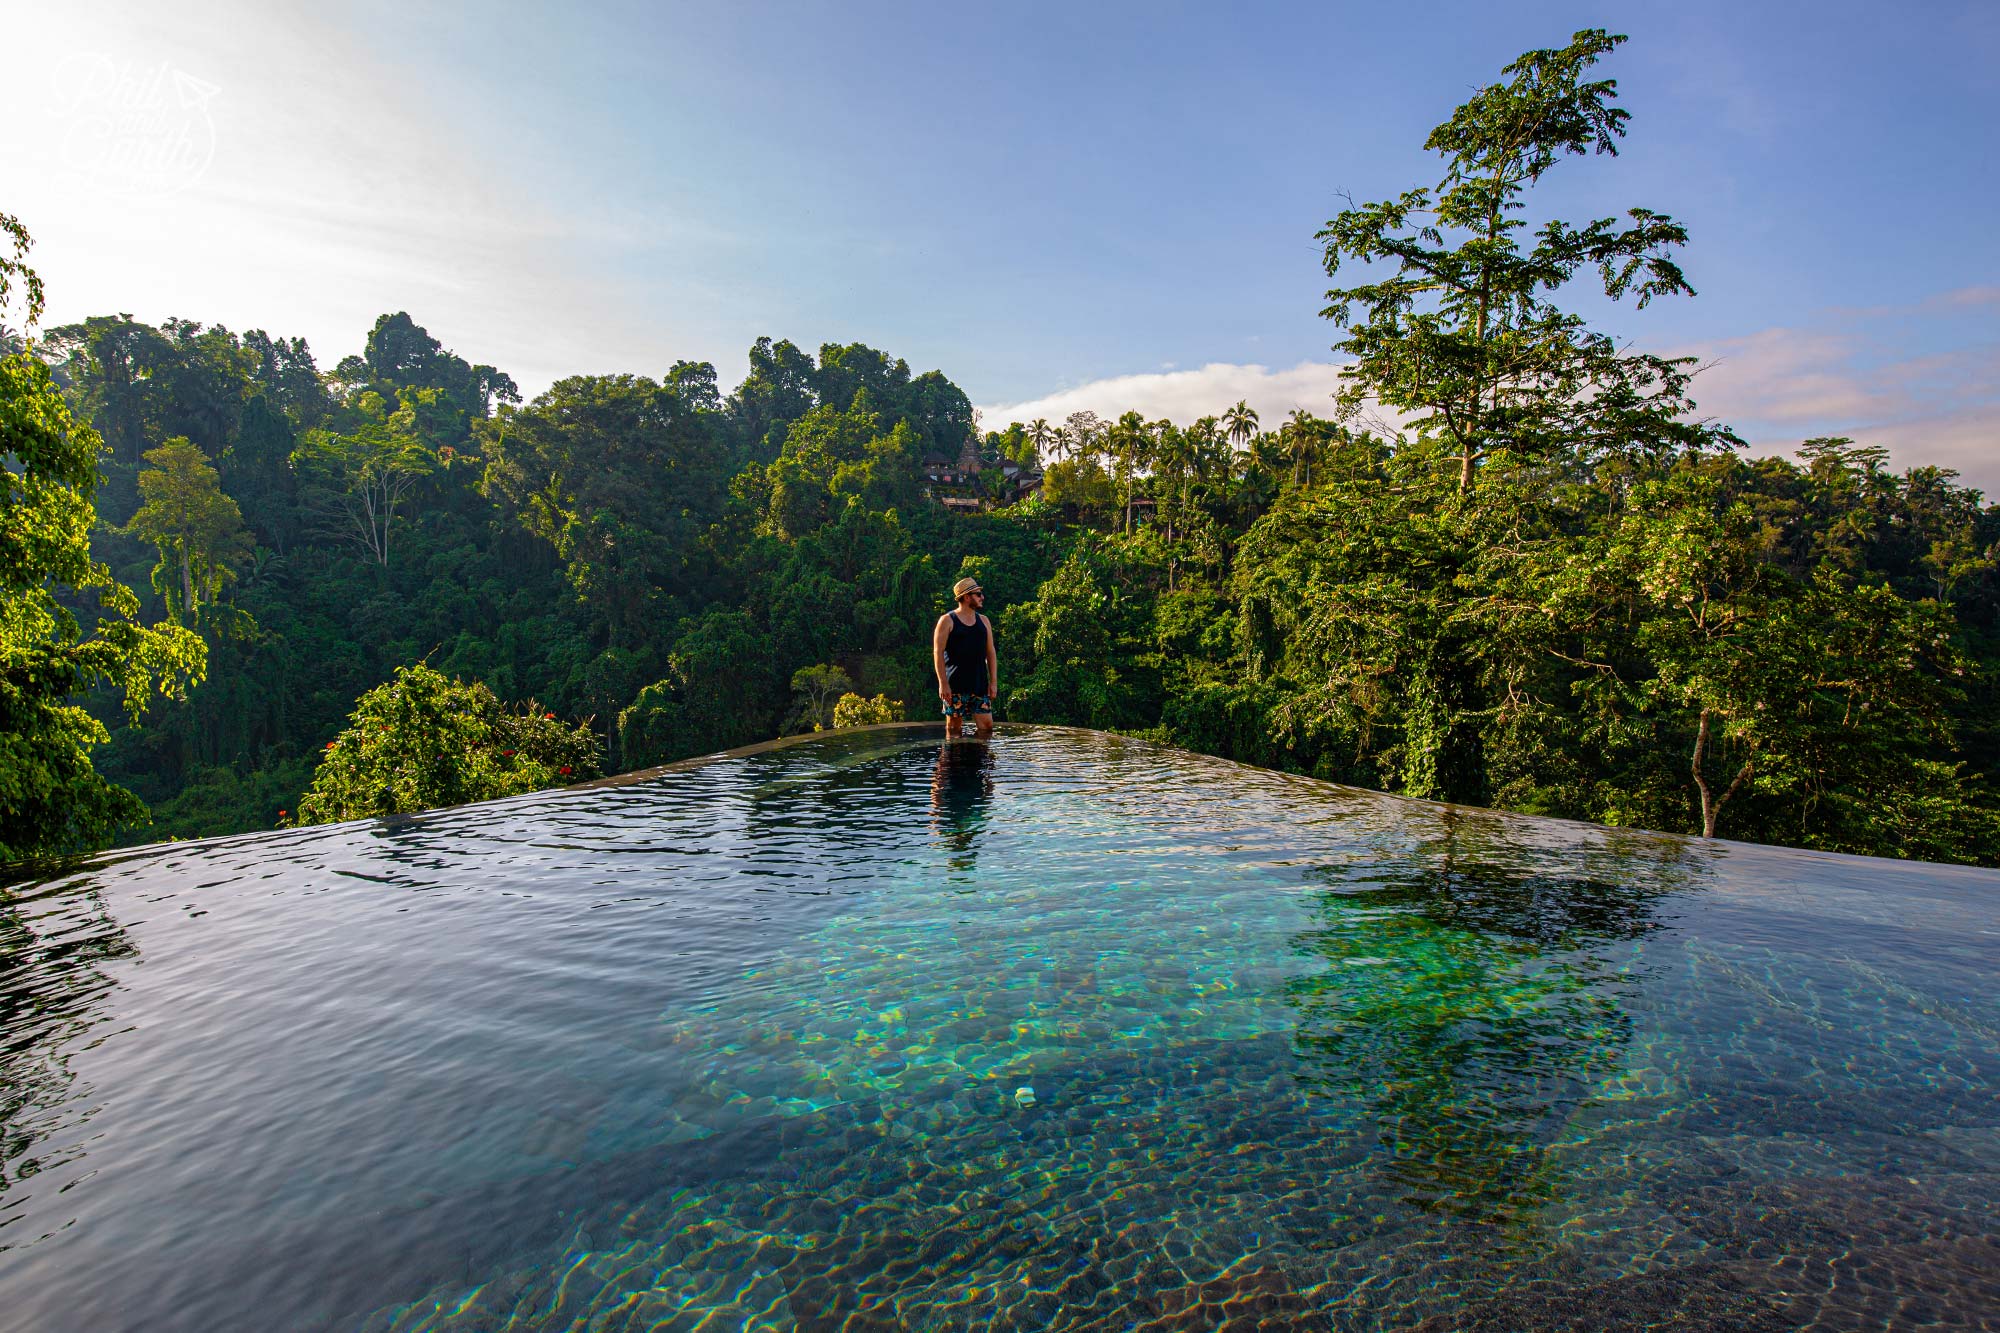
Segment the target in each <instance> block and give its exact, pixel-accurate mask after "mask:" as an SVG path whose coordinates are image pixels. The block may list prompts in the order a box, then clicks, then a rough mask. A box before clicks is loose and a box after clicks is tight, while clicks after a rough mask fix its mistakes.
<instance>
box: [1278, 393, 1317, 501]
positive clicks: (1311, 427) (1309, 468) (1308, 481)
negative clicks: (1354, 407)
mask: <svg viewBox="0 0 2000 1333" xmlns="http://www.w3.org/2000/svg"><path fill="white" fill-rule="evenodd" d="M1284 434H1285V436H1286V437H1287V441H1288V443H1290V445H1291V446H1292V450H1291V452H1292V480H1293V481H1294V482H1297V481H1298V480H1299V477H1300V476H1301V474H1303V475H1304V477H1305V481H1304V483H1303V484H1304V485H1306V486H1308V487H1310V486H1311V485H1312V480H1313V455H1314V453H1315V452H1316V451H1317V449H1318V446H1319V423H1318V422H1316V421H1314V420H1313V415H1312V413H1310V412H1308V411H1306V410H1305V409H1304V408H1303V407H1295V408H1293V409H1292V414H1291V419H1290V420H1288V421H1287V422H1285V425H1284Z"/></svg>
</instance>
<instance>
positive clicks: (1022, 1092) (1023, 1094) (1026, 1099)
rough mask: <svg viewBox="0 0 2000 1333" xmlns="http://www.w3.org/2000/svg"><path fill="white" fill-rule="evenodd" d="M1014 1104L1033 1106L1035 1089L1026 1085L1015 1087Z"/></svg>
mask: <svg viewBox="0 0 2000 1333" xmlns="http://www.w3.org/2000/svg"><path fill="white" fill-rule="evenodd" d="M1014 1104H1015V1105H1016V1106H1033V1105H1034V1104H1035V1090H1034V1089H1033V1088H1030V1087H1027V1086H1025V1085H1023V1086H1022V1087H1018V1088H1016V1089H1014Z"/></svg>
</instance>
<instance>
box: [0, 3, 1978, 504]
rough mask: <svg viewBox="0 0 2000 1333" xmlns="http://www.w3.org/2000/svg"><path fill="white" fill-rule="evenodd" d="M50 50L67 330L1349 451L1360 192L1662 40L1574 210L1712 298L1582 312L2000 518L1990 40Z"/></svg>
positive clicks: (1009, 25) (1251, 40)
mask: <svg viewBox="0 0 2000 1333" xmlns="http://www.w3.org/2000/svg"><path fill="white" fill-rule="evenodd" d="M961 9H962V10H963V12H954V11H957V10H961ZM26 22H27V24H28V25H29V27H30V30H31V34H32V37H33V42H32V44H31V45H30V44H22V45H21V46H19V47H17V48H16V51H15V53H14V54H13V55H12V56H10V57H8V65H9V68H7V69H6V70H5V74H6V75H7V77H4V78H0V89H6V90H9V91H0V117H4V118H0V125H4V126H5V127H6V128H4V129H0V210H5V211H9V212H14V213H17V214H19V215H20V216H21V217H22V219H23V220H24V221H25V222H27V224H28V225H29V227H30V229H31V230H33V231H34V232H35V234H36V236H37V238H38V241H39V245H38V248H37V252H36V261H37V263H38V265H39V266H40V267H41V269H42V270H43V272H44V274H45V276H46V277H47V278H48V280H49V282H50V286H51V291H52V297H53V299H52V301H51V308H50V321H51V322H55V321H61V320H65V319H73V318H80V317H82V316H83V315H86V314H97V313H104V312H106V311H111V310H129V311H132V312H133V313H134V314H137V315H138V316H139V317H141V318H148V319H159V318H163V317H165V316H167V315H183V316H187V317H191V318H196V319H204V320H212V321H221V322H224V323H227V324H229V325H230V326H231V327H234V328H239V329H241V328H249V327H255V326H262V327H265V328H268V329H269V330H271V331H272V332H274V333H285V334H293V333H297V334H302V335H304V336H306V337H307V338H309V339H310V341H311V342H312V344H313V346H314V348H315V350H316V351H317V352H318V353H319V356H320V360H321V363H322V364H323V365H331V364H332V363H333V362H334V361H335V360H337V359H338V358H339V357H340V356H341V355H343V354H345V353H347V352H349V351H353V350H356V349H357V347H358V345H359V342H360V339H361V337H362V335H363V334H364V333H365V331H366V328H367V326H368V324H369V323H370V322H372V319H373V317H374V315H375V314H377V313H379V312H381V311H383V310H392V309H408V310H409V311H410V312H411V314H412V315H414V316H415V317H416V319H417V320H418V321H419V322H420V323H422V324H424V325H426V326H427V327H428V328H430V329H431V331H432V332H433V333H434V334H436V335H437V336H438V337H439V338H441V339H442V340H443V341H444V342H445V343H446V344H447V345H448V346H451V347H453V348H454V349H456V350H457V351H459V352H460V353H461V354H463V355H466V356H468V357H470V358H472V359H475V360H480V361H488V362H492V363H494V364H497V365H499V366H501V367H502V368H505V369H508V370H510V371H512V372H513V373H514V374H515V375H516V376H517V378H519V379H520V380H521V381H522V383H523V384H524V386H525V387H527V388H529V389H530V390H531V391H532V390H535V389H539V388H541V387H544V386H546V385H547V384H548V383H549V382H550V381H551V380H553V379H554V378H556V377H558V376H561V375H565V374H573V373H581V372H594V371H611V370H633V371H643V372H650V373H658V372H659V371H660V370H662V369H663V368H664V367H665V366H666V365H668V364H670V363H671V362H672V361H673V360H675V359H677V358H680V357H688V358H693V359H706V360H712V361H714V362H716V364H717V365H718V367H719V369H720V370H721V372H722V375H723V377H724V379H725V381H726V382H733V380H734V379H735V378H736V377H738V376H740V374H741V373H742V369H743V366H744V349H745V348H746V347H747V346H748V344H749V343H750V341H751V340H752V339H754V338H755V337H756V336H758V335H759V334H763V333H770V334H773V335H775V336H779V337H790V338H792V339H793V340H795V341H797V342H799V343H801V344H802V345H805V346H807V347H814V346H817V344H819V343H820V342H822V341H836V340H837V341H850V340H857V339H858V340H861V341H864V342H868V343H871V344H873V345H876V346H879V347H882V348H884V349H886V350H888V351H891V352H893V353H895V354H896V355H899V356H903V357H906V358H908V359H909V361H910V362H911V364H912V366H913V367H914V368H915V369H917V370H919V371H921V370H925V369H929V368H932V367H938V368H941V369H943V370H944V371H945V372H946V373H947V374H949V375H951V376H952V377H953V378H954V379H955V380H956V381H957V382H958V383H959V384H961V385H962V386H963V387H964V388H965V389H966V391H967V392H968V393H969V394H971V396H972V398H973V400H974V401H975V402H977V403H980V404H982V405H984V406H985V407H986V408H987V415H988V418H989V421H991V422H992V424H998V421H996V420H994V419H995V418H998V420H999V421H1004V419H1005V418H1006V417H1007V416H1009V415H1014V414H1016V413H1019V412H1027V413H1029V414H1037V413H1040V414H1046V413H1056V414H1060V412H1062V411H1066V410H1069V409H1070V408H1072V407H1074V406H1096V407H1099V409H1100V410H1104V409H1113V408H1121V407H1123V406H1136V407H1140V408H1141V409H1143V410H1146V411H1148V412H1149V413H1152V414H1155V415H1171V416H1175V417H1176V418H1179V419H1187V418H1189V417H1191V416H1193V415H1195V414H1197V413H1198V412H1200V411H1213V410H1219V409H1220V408H1221V407H1223V406H1226V405H1227V403H1229V402H1233V401H1234V400H1235V399H1236V398H1237V397H1244V396H1248V397H1250V398H1251V399H1252V401H1253V403H1256V404H1257V405H1258V406H1259V407H1260V408H1263V409H1265V410H1266V411H1267V413H1271V412H1275V413H1278V414H1282V412H1283V410H1285V409H1286V408H1287V407H1288V406H1290V405H1292V404H1293V403H1298V404H1301V405H1305V406H1323V405H1324V400H1325V394H1326V393H1327V392H1328V391H1329V389H1330V387H1331V382H1332V376H1333V374H1334V371H1333V369H1332V367H1331V365H1330V363H1331V362H1332V360H1333V355H1332V353H1331V352H1330V350H1329V348H1330V344H1331V342H1332V341H1333V330H1332V328H1331V326H1329V325H1328V324H1327V323H1326V322H1325V321H1323V320H1321V319H1319V318H1318V314H1317V312H1318V310H1319V307H1320V305H1321V304H1322V302H1321V299H1320V298H1321V294H1322V292H1323V290H1324V289H1325V287H1326V285H1327V283H1326V279H1325V276H1324V274H1323V273H1322V272H1321V269H1320V265H1319V249H1318V246H1317V245H1316V244H1315V242H1314V241H1313V233H1314V231H1315V230H1316V229H1317V228H1318V227H1319V225H1320V224H1321V223H1323V222H1324V221H1325V220H1326V218H1327V217H1329V216H1330V215H1331V214H1332V213H1333V212H1334V211H1336V210H1337V209H1338V208H1339V207H1340V206H1341V192H1342V191H1346V192H1348V193H1351V194H1352V195H1353V196H1354V197H1355V198H1356V199H1372V198H1379V197H1382V196H1384V195H1387V194H1389V193H1392V192H1394V191H1397V190H1400V189H1403V188H1406V187H1408V186H1411V185H1415V184H1419V183H1425V182H1428V181H1430V180H1432V179H1434V177H1435V174H1436V169H1435V162H1434V159H1431V158H1429V157H1428V156H1427V155H1426V154H1424V153H1423V152H1422V150H1421V144H1422V141H1423V139H1424V137H1425V135H1426V133H1427V132H1428V130H1429V129H1430V127H1431V126H1432V125H1434V124H1436V123H1437V122H1438V121H1439V120H1441V119H1443V118H1444V117H1445V116H1446V115H1448V114H1449V112H1450V110H1451V108H1452V107H1453V106H1454V105H1455V104H1457V103H1458V102H1459V101H1461V100H1463V98H1464V97H1465V96H1466V95H1467V94H1468V93H1469V92H1470V91H1471V90H1472V89H1473V88H1475V87H1477V86H1478V85H1479V84H1480V83H1481V82H1483V81H1487V80H1490V79H1492V78H1494V77H1495V76H1496V75H1497V74H1498V71H1499V69H1500V67H1501V66H1502V65H1503V64H1505V63H1506V62H1507V61H1508V60H1509V59H1511V58H1512V57H1513V56H1515V55H1517V54H1518V53H1519V52H1521V51H1522V50H1524V49H1526V48H1528V47H1531V46H1541V45H1559V44H1561V43H1562V42H1563V41H1565V40H1566V39H1567V37H1568V35H1569V33H1570V32H1572V31H1573V30H1574V29H1576V28H1578V27H1583V26H1606V27H1610V28H1612V29H1613V30H1615V31H1621V32H1626V33H1629V34H1630V35H1631V38H1632V40H1631V42H1630V43H1629V44H1628V45H1626V46H1625V47H1624V48H1623V49H1622V50H1621V51H1619V52H1618V53H1617V54H1615V55H1614V56H1612V57H1611V58H1610V59H1609V60H1608V61H1607V62H1606V65H1605V66H1604V70H1605V72H1606V73H1607V74H1609V75H1611V76H1613V77H1615V78H1617V79H1618V81H1619V88H1620V92H1621V101H1622V104H1623V105H1624V106H1625V107H1626V108H1627V109H1629V110H1630V111H1631V112H1632V116H1633V120H1632V129H1631V134H1630V135H1629V137H1628V138H1627V140H1626V144H1625V150H1624V152H1623V154H1622V155H1621V156H1620V157H1619V158H1617V159H1615V160H1611V159H1602V158H1597V159H1588V160H1577V161H1575V162H1572V163H1570V164H1566V165H1565V166H1564V167H1562V168H1560V169H1559V170H1558V171H1556V172H1555V173H1553V174H1552V175H1551V176H1550V177H1549V178H1548V181H1547V184H1546V185H1545V186H1544V187H1543V188H1542V189H1541V190H1539V191H1537V194H1536V209H1537V211H1538V212H1545V213H1549V214H1554V215H1557V216H1564V217H1569V218H1572V219H1577V218H1584V217H1591V216H1598V215H1601V214H1604V213H1607V212H1612V211H1617V210H1620V209H1623V208H1625V207H1628V206H1632V205H1643V206H1647V207H1652V208H1656V209H1660V210H1663V211H1666V212H1669V213H1672V214H1674V215H1675V216H1676V217H1678V218H1680V219H1681V220H1682V221H1684V222H1685V223H1686V224H1687V225H1688V227H1689V229H1690V231H1691V233H1692V242H1691V244H1690V246H1689V247H1688V249H1687V251H1686V253H1685V256H1684V258H1685V263H1686V267H1687V269H1688V272H1689V275H1690V277H1691V279H1692V280H1693V282H1694V284H1695V286H1696V287H1697V289H1698V290H1699V291H1700V293H1701V294H1700V296H1699V297H1698V298H1696V299H1694V300H1692V301H1679V302H1669V303H1665V304H1655V305H1654V306H1652V307H1650V308H1649V309H1647V310H1646V311H1644V312H1638V311H1634V310H1631V309H1628V308H1622V307H1608V306H1606V305H1605V304H1604V303H1603V302H1601V301H1597V302H1592V301H1590V300H1589V299H1588V298H1587V297H1580V299H1579V301H1578V304H1579V306H1580V308H1582V309H1584V310H1585V311H1586V312H1587V313H1589V314H1590V315H1591V316H1592V317H1593V318H1595V319H1597V320H1599V321H1600V322H1601V323H1602V324H1603V326H1604V327H1606V328H1608V329H1610V330H1611V331H1613V332H1615V333H1617V334H1619V335H1620V336H1621V337H1624V338H1628V339H1630V340H1632V341H1633V342H1634V343H1636V344H1638V345H1642V346H1646V347H1649V348H1655V349H1659V350H1669V351H1685V352H1689V353H1692V354H1696V355H1699V356H1701V357H1703V358H1704V360H1706V361H1709V362H1712V363H1713V369H1711V370H1710V371H1707V372H1705V373H1704V376H1703V377H1702V379H1701V381H1699V382H1698V385H1699V392H1698V396H1699V397H1700V399H1701V401H1702V404H1703V407H1704V410H1706V411H1710V412H1714V413H1716V414H1717V415H1720V416H1722V417H1723V418H1724V419H1726V420H1730V421H1732V422H1735V423H1736V424H1738V425H1739V427H1740V428H1742V429H1743V430H1744V432H1745V433H1746V434H1747V435H1749V436H1750V437H1751V438H1753V439H1755V440H1757V441H1759V442H1760V444H1762V445H1764V446H1765V447H1772V448H1776V447H1783V446H1784V445H1786V444H1788V443H1795V442H1796V441H1797V440H1798V439H1800V438H1803V437H1804V436H1806V435H1809V434H1815V433H1824V432H1838V433H1846V434H1854V435H1857V436H1861V437H1863V438H1867V439H1874V440H1879V441H1880V442H1882V443H1884V444H1887V445H1889V446H1890V447H1891V449H1892V450H1893V451H1894V452H1895V455H1896V457H1897V458H1898V460H1899V461H1902V462H1906V463H1907V462H1941V463H1946V464H1949V465H1955V466H1958V467H1960V468H1961V469H1962V470H1964V471H1965V472H1966V473H1967V475H1968V476H1969V477H1971V478H1973V479H1975V480H1977V481H1980V482H1981V483H1982V484H1984V485H1986V486H1988V487H1989V489H1994V490H2000V465H1996V460H1995V457H1994V456H1995V455H1996V454H2000V260H1996V257H1995V244H1994V238H1995V236H1996V234H2000V227H1996V226H1995V223H1994V218H1995V215H1996V204H2000V170H1996V169H1995V167H1994V163H1993V158H1994V156H1995V152H1994V149H1995V142H1996V130H2000V74H1997V73H1996V71H2000V5H1994V4H1992V3H1990V2H1989V3H1972V4H1937V5H1929V6H1924V5H1912V6H1895V7H1892V6H1883V5H1880V4H1871V5H1861V4H1843V3H1819V4H1813V5H1804V4H1800V5H1789V4H1758V5H1744V4H1741V3H1736V4H1708V3H1701V4H1684V5H1680V6H1676V7H1666V6H1657V5H1645V6H1640V5H1631V4H1623V5H1618V4H1612V5H1599V6H1594V7H1586V6H1581V5H1572V4H1547V5H1531V4H1498V5H1496V4H1492V3H1486V4H1476V5H1472V4H1468V5H1440V4H1429V5H1424V6H1380V5H1368V6H1362V5H1340V4H1319V5H1297V6H1287V5H1248V6H1231V7H1227V8H1225V7H1222V6H1213V7H1209V6H1200V7H1197V6H1168V5H1159V4H1148V5H1133V6H1110V5H1085V6H1076V5H1067V6H1030V5H1015V6H1010V7H1007V8H1006V9H1004V10H1003V9H997V8H993V9H983V10H977V11H975V10H973V9H971V8H970V7H951V6H916V5H910V6H896V7H890V6H868V5H831V4H820V5H781V6H765V5H759V6H750V5H744V6H719V5H718V6H704V7H701V8H695V7H679V6H661V5H636V4H635V5H620V6H594V7H591V8H590V10H589V12H588V13H576V12H567V11H558V10H556V9H555V8H553V7H545V6H529V5H512V4H503V5H499V6H479V7H471V6H463V7H461V6H448V5H412V4H409V3H400V4H364V5H346V6H341V5H314V6H310V7H287V6H280V5H271V4H248V3H235V2H234V0H219V2H217V3H204V4H190V3H184V2H183V0H154V2H152V3H143V4H141V3H128V2H125V0H120V2H118V3H96V2H95V0H75V2H74V3H70V4H66V5H64V6H60V7H57V6H43V7H41V11H40V12H37V13H35V14H33V15H31V16H30V17H29V18H27V20H26ZM30 50H32V51H33V54H32V55H29V54H28V52H29V51H30ZM23 55H28V58H27V59H26V60H25V61H24V60H23V59H22V56H23ZM158 69H165V70H168V71H170V72H180V73H183V74H185V75H186V76H189V78H190V79H192V80H193V83H192V84H190V85H187V86H188V87H192V88H193V89H194V93H193V95H192V97H191V98H190V96H189V95H188V94H187V93H186V92H185V91H184V90H180V91H177V96H176V99H175V100H174V101H173V102H171V103H168V104H165V105H166V113H165V119H166V120H167V121H169V122H172V124H171V125H169V126H168V127H167V128H168V129H169V130H173V131H174V132H177V133H180V134H181V136H182V139H183V140H185V141H187V143H186V144H184V145H183V150H184V151H183V157H184V158H185V159H186V160H184V161H181V162H179V163H178V164H170V165H169V167H168V168H166V169H163V170H161V171H155V172H152V173H151V174H145V173H140V174H138V175H135V174H134V172H133V171H131V170H127V169H125V168H124V167H121V166H120V165H119V164H118V163H116V162H113V163H110V164H107V163H106V162H104V161H103V160H101V149H102V146H103V143H104V141H105V140H104V137H103V136H102V135H97V136H96V137H93V135H92V133H91V132H89V127H90V126H92V125H94V124H96V123H97V122H96V121H93V120H92V117H93V116H95V115H98V114H99V112H100V111H101V110H102V108H103V106H104V104H105V103H106V102H107V100H110V101H114V102H115V101H116V100H117V99H118V98H119V97H121V96H123V97H124V102H125V103H126V104H129V103H131V102H132V101H133V98H132V96H130V95H124V94H120V93H118V92H117V91H116V89H117V87H118V84H117V79H118V78H121V77H122V78H123V79H124V80H125V81H126V83H127V84H128V85H131V84H134V83H141V84H142V83H143V80H142V79H141V76H142V75H144V74H145V73H146V72H147V71H151V70H158ZM146 96H153V97H155V98H157V97H158V96H159V94H157V93H154V94H145V93H144V92H143V89H142V91H141V94H139V100H140V101H141V102H143V101H144V99H145V97H146ZM160 119H161V117H159V116H155V117H153V118H152V120H146V119H144V118H141V119H140V120H139V121H137V122H131V123H132V124H134V125H136V126H137V128H136V129H134V130H133V131H132V134H133V135H135V136H136V137H137V138H138V139H139V140H141V141H145V140H146V137H147V136H148V135H155V136H157V135H158V134H160V133H163V132H166V131H164V130H162V128H161V126H160V125H159V124H156V123H154V122H156V121H158V120H160ZM80 127H81V129H80ZM128 137H130V136H128ZM188 145H191V147H190V146H188ZM93 153H100V157H93ZM121 172H122V173H123V174H121ZM13 322H18V320H15V321H13Z"/></svg>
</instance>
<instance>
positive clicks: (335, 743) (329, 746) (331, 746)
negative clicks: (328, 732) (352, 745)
mask: <svg viewBox="0 0 2000 1333" xmlns="http://www.w3.org/2000/svg"><path fill="white" fill-rule="evenodd" d="M339 744H340V742H339V741H328V742H327V743H326V748H327V749H329V750H331V749H333V748H334V747H335V746H336V745H339Z"/></svg>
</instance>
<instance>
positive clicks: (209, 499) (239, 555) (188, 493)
mask: <svg viewBox="0 0 2000 1333" xmlns="http://www.w3.org/2000/svg"><path fill="white" fill-rule="evenodd" d="M146 461H147V462H148V463H151V464H152V465H153V466H152V468H151V470H149V471H145V472H141V473H140V474H139V495H140V498H141V499H142V501H143V503H142V504H141V505H140V506H139V512H138V513H136V514H134V515H133V516H132V521H131V522H130V523H128V524H126V525H125V531H126V532H129V533H131V534H132V535H133V536H135V537H141V538H143V539H145V540H146V541H149V542H151V543H153V545H154V547H155V548H156V549H157V550H158V551H159V553H160V563H159V565H158V566H157V567H156V568H155V569H154V571H153V586H154V587H155V588H158V589H159V590H160V592H161V594H162V595H163V596H164V597H165V598H166V600H167V608H168V611H169V613H170V614H172V615H173V616H174V617H175V619H177V620H178V619H180V618H181V617H183V616H185V617H186V622H187V623H188V624H190V625H193V624H198V623H200V621H201V608H202V607H203V606H204V605H206V604H208V603H210V602H213V601H214V600H215V598H216V595H217V594H218V593H219V592H220V591H221V589H222V585H223V584H224V583H226V582H228V581H229V580H231V579H233V578H235V577H236V567H237V565H238V564H239V563H241V562H242V561H244V560H247V559H248V558H249V556H250V550H251V545H252V543H251V541H250V534H249V533H247V532H245V531H244V529H243V513H242V511H241V510H240V509H239V508H238V507H237V504H236V501H234V500H233V499H231V498H230V497H229V496H227V495H224V494H223V493H222V484H221V478H220V477H219V476H218V475H217V474H216V471H215V469H214V468H212V467H210V466H209V465H208V458H207V456H206V455H204V454H203V453H202V452H201V450H200V449H198V448H196V447H195V445H194V444H193V443H192V442H191V441H190V440H189V439H188V438H187V437H186V436H185V435H177V436H175V437H174V438H173V439H171V440H168V441H167V442H166V443H165V444H162V445H161V446H160V447H159V448H157V449H149V450H147V451H146Z"/></svg>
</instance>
